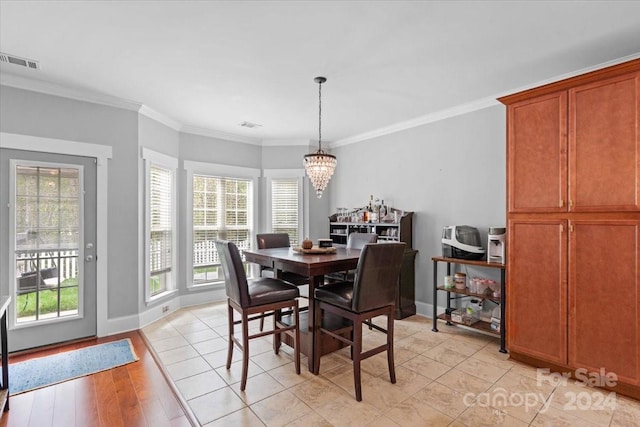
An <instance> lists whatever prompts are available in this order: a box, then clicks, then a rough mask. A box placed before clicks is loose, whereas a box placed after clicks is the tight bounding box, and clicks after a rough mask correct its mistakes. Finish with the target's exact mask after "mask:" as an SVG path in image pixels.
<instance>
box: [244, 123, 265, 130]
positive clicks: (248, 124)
mask: <svg viewBox="0 0 640 427" xmlns="http://www.w3.org/2000/svg"><path fill="white" fill-rule="evenodd" d="M240 126H242V127H244V128H249V129H254V128H261V127H262V125H259V124H257V123H251V122H242V123H240Z"/></svg>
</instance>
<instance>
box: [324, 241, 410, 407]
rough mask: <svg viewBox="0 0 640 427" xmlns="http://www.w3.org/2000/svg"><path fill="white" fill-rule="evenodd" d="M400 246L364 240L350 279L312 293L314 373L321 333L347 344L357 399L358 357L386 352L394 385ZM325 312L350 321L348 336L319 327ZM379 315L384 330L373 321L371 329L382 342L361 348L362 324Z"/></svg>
mask: <svg viewBox="0 0 640 427" xmlns="http://www.w3.org/2000/svg"><path fill="white" fill-rule="evenodd" d="M404 248H405V244H404V243H402V242H398V243H380V244H373V243H368V244H366V245H364V247H363V248H362V252H361V253H360V258H359V259H358V266H357V268H356V274H355V280H354V281H353V282H349V281H343V282H335V283H329V284H326V285H324V286H321V287H319V288H316V290H315V292H314V298H315V299H314V304H315V317H314V327H316V328H318V330H317V333H316V334H315V338H314V339H315V343H314V347H315V348H316V349H317V350H316V352H315V360H314V363H313V365H314V374H316V375H317V374H318V373H319V372H320V354H322V335H323V334H326V335H329V336H331V337H333V338H334V339H337V340H339V341H341V342H343V343H345V344H347V345H349V346H351V358H352V360H353V378H354V382H355V389H356V400H357V401H358V402H359V401H361V400H362V384H361V380H360V364H361V362H362V360H364V359H367V358H369V357H371V356H374V355H376V354H378V353H381V352H383V351H386V352H387V363H388V365H389V377H390V380H391V383H393V384H395V382H396V373H395V365H394V358H393V321H394V317H395V302H396V290H397V286H398V277H399V275H400V268H401V265H402V257H403V254H404ZM325 312H329V313H332V314H335V315H338V316H341V317H343V318H345V319H348V320H350V321H351V322H352V324H353V330H352V332H351V336H350V338H346V337H343V336H341V335H338V334H335V333H333V332H332V331H330V330H328V329H324V328H323V327H322V318H323V315H324V313H325ZM381 315H386V316H387V326H386V329H384V328H382V327H380V326H378V325H375V324H373V328H374V329H376V330H378V331H381V332H384V333H385V334H386V336H387V340H386V343H385V344H382V345H380V346H378V347H375V348H373V349H370V350H367V351H363V348H362V324H363V323H367V324H371V320H372V319H373V318H374V317H376V316H381Z"/></svg>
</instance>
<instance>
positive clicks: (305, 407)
mask: <svg viewBox="0 0 640 427" xmlns="http://www.w3.org/2000/svg"><path fill="white" fill-rule="evenodd" d="M252 323H255V325H252V327H255V328H257V327H258V325H257V321H256V322H252ZM266 323H267V324H268V323H269V322H266ZM439 329H440V332H438V333H435V332H432V331H431V321H430V320H429V319H426V318H424V317H420V316H412V317H410V318H408V319H404V320H399V321H396V322H395V362H396V375H397V383H396V384H391V383H390V382H389V377H388V370H387V365H386V353H382V354H379V355H377V356H374V357H372V358H370V359H367V360H365V361H364V362H363V365H362V369H363V372H362V381H363V401H362V402H356V400H355V393H354V389H353V371H352V367H351V362H350V360H349V352H348V349H342V350H340V351H338V352H335V353H332V354H330V355H327V356H324V357H323V358H322V360H321V369H320V375H318V376H314V375H312V374H311V373H309V372H308V370H307V368H306V366H307V365H306V363H307V360H306V358H305V357H303V358H302V372H301V374H300V375H296V374H295V368H294V366H293V361H292V357H291V350H290V348H289V347H287V346H283V351H281V352H280V354H279V355H277V356H276V355H275V354H274V353H273V350H272V347H271V338H270V337H266V338H259V339H255V340H251V342H250V354H251V359H250V363H249V379H248V381H247V388H246V390H245V392H240V371H241V366H240V360H241V354H240V352H239V351H237V350H236V352H235V353H234V356H233V360H234V363H233V365H232V367H231V369H230V370H227V369H226V368H225V362H226V348H227V340H226V338H225V336H226V331H227V317H226V305H225V304H224V303H220V304H209V305H201V306H196V307H191V308H184V309H181V310H179V311H177V312H175V313H172V314H171V315H170V316H168V317H166V318H164V319H162V320H159V321H157V322H155V323H153V324H151V325H149V326H147V327H145V328H144V329H143V333H144V335H145V336H146V338H147V340H148V341H149V342H150V344H151V346H152V351H154V352H155V353H156V355H157V357H158V358H159V360H160V361H161V363H162V364H163V365H164V367H165V369H166V371H167V372H168V374H169V376H170V377H171V379H172V380H173V382H174V384H175V386H176V388H177V389H178V390H179V392H180V393H181V395H182V398H183V399H184V401H186V402H187V404H188V411H191V413H192V414H191V415H192V416H193V417H194V418H195V419H196V420H197V422H199V424H200V425H205V426H234V427H235V426H265V425H266V426H305V427H306V426H318V427H320V426H340V427H342V426H369V427H383V426H384V427H387V426H474V427H475V426H554V427H555V426H638V425H640V424H639V421H638V420H640V402H637V401H635V400H632V399H628V398H625V397H622V396H619V395H618V396H615V395H609V393H608V392H603V391H601V390H599V389H593V388H587V387H584V386H582V385H581V384H579V383H576V382H574V381H569V382H566V383H565V384H563V383H560V382H559V381H556V378H554V377H551V376H548V375H544V374H542V375H538V373H537V371H536V369H534V368H532V367H529V366H526V365H523V364H520V363H517V362H514V361H510V360H508V356H507V355H504V354H501V353H499V352H498V342H497V339H495V338H493V337H489V336H485V335H482V334H478V333H475V332H471V331H466V330H464V329H462V328H458V327H455V326H446V325H444V324H442V325H441V326H439ZM364 336H365V346H366V345H367V344H368V345H369V346H374V345H377V343H379V342H381V341H380V340H383V339H384V338H383V334H381V333H380V332H377V331H375V330H373V331H369V330H368V329H366V330H365V333H364Z"/></svg>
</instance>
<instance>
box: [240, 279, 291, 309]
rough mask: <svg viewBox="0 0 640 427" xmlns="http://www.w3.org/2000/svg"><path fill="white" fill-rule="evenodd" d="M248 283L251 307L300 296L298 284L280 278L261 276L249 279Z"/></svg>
mask: <svg viewBox="0 0 640 427" xmlns="http://www.w3.org/2000/svg"><path fill="white" fill-rule="evenodd" d="M248 284H249V307H255V306H257V305H263V304H271V303H274V302H279V301H285V300H288V299H294V298H298V297H299V296H300V291H299V290H298V287H297V286H295V285H292V284H291V283H288V282H285V281H283V280H280V279H272V278H270V277H259V278H256V279H249V280H248Z"/></svg>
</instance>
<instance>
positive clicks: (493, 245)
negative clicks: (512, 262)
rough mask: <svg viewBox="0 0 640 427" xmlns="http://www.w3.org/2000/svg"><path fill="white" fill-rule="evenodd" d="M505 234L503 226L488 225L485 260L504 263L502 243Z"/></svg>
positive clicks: (503, 242) (505, 230)
mask: <svg viewBox="0 0 640 427" xmlns="http://www.w3.org/2000/svg"><path fill="white" fill-rule="evenodd" d="M506 236H507V229H506V228H505V227H489V234H488V238H487V250H488V256H487V262H497V263H499V264H504V262H505V250H504V248H505V247H504V244H505V240H506Z"/></svg>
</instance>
